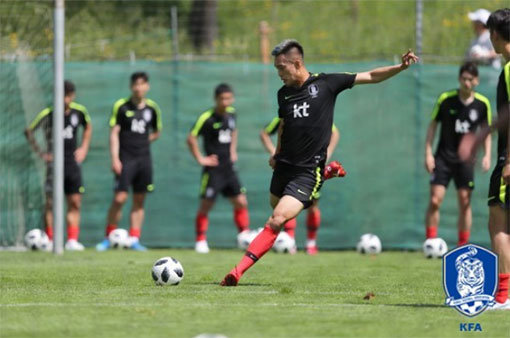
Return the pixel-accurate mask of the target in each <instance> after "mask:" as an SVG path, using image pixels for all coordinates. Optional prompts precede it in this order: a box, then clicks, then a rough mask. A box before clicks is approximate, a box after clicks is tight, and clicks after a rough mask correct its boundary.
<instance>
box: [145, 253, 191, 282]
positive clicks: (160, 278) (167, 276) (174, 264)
mask: <svg viewBox="0 0 510 338" xmlns="http://www.w3.org/2000/svg"><path fill="white" fill-rule="evenodd" d="M183 277H184V269H183V268H182V265H181V263H180V262H179V261H178V260H177V259H175V258H173V257H163V258H160V259H158V260H157V261H156V263H154V265H153V266H152V279H153V280H154V282H155V283H156V285H178V284H179V283H180V282H181V280H182V278H183Z"/></svg>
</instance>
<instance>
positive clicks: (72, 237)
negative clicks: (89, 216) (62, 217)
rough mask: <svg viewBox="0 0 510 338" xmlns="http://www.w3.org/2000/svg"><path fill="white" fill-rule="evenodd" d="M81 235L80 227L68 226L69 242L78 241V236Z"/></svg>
mask: <svg viewBox="0 0 510 338" xmlns="http://www.w3.org/2000/svg"><path fill="white" fill-rule="evenodd" d="M79 235H80V226H79V225H73V224H68V225H67V240H68V241H77V240H78V236H79Z"/></svg>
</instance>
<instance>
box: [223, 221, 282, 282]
mask: <svg viewBox="0 0 510 338" xmlns="http://www.w3.org/2000/svg"><path fill="white" fill-rule="evenodd" d="M278 233H279V231H275V230H273V229H271V227H270V226H269V225H266V226H265V227H264V230H262V232H261V233H260V234H258V235H257V237H255V239H254V240H253V241H252V242H251V244H250V246H248V249H247V250H246V254H245V255H244V256H243V258H242V259H241V261H240V262H239V264H238V265H237V266H236V267H235V268H234V269H233V270H232V271H231V273H233V274H236V275H237V277H238V278H241V276H242V274H243V273H244V272H245V271H246V270H248V269H249V268H250V267H251V266H252V265H253V264H255V262H257V261H258V260H259V259H260V258H262V256H264V254H265V253H266V252H268V251H269V250H270V249H271V248H272V247H273V244H274V241H275V240H276V237H278Z"/></svg>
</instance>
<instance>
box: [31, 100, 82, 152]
mask: <svg viewBox="0 0 510 338" xmlns="http://www.w3.org/2000/svg"><path fill="white" fill-rule="evenodd" d="M89 122H90V116H89V113H88V111H87V108H85V107H84V106H82V105H81V104H78V103H75V102H71V104H70V105H69V110H68V111H67V112H66V113H65V114H64V131H63V137H64V162H74V161H75V160H74V152H75V150H76V147H77V143H78V141H77V139H78V135H77V134H78V128H79V127H80V126H84V127H85V126H86V125H87V124H88V123H89ZM52 126H53V108H46V109H44V110H42V111H41V112H40V113H39V114H37V116H36V117H35V119H34V120H33V121H32V123H30V125H29V127H28V128H29V129H30V130H32V131H33V130H36V129H37V128H40V127H42V128H43V130H44V137H45V139H46V147H47V150H46V151H47V152H51V151H52V149H53V134H52V129H53V127H52Z"/></svg>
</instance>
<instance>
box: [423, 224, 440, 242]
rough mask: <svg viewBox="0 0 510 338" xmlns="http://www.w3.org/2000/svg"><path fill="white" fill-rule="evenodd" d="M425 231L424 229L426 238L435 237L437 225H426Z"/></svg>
mask: <svg viewBox="0 0 510 338" xmlns="http://www.w3.org/2000/svg"><path fill="white" fill-rule="evenodd" d="M425 231H426V234H425V236H426V237H427V239H429V238H436V237H437V227H436V226H430V227H426V228H425Z"/></svg>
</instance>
